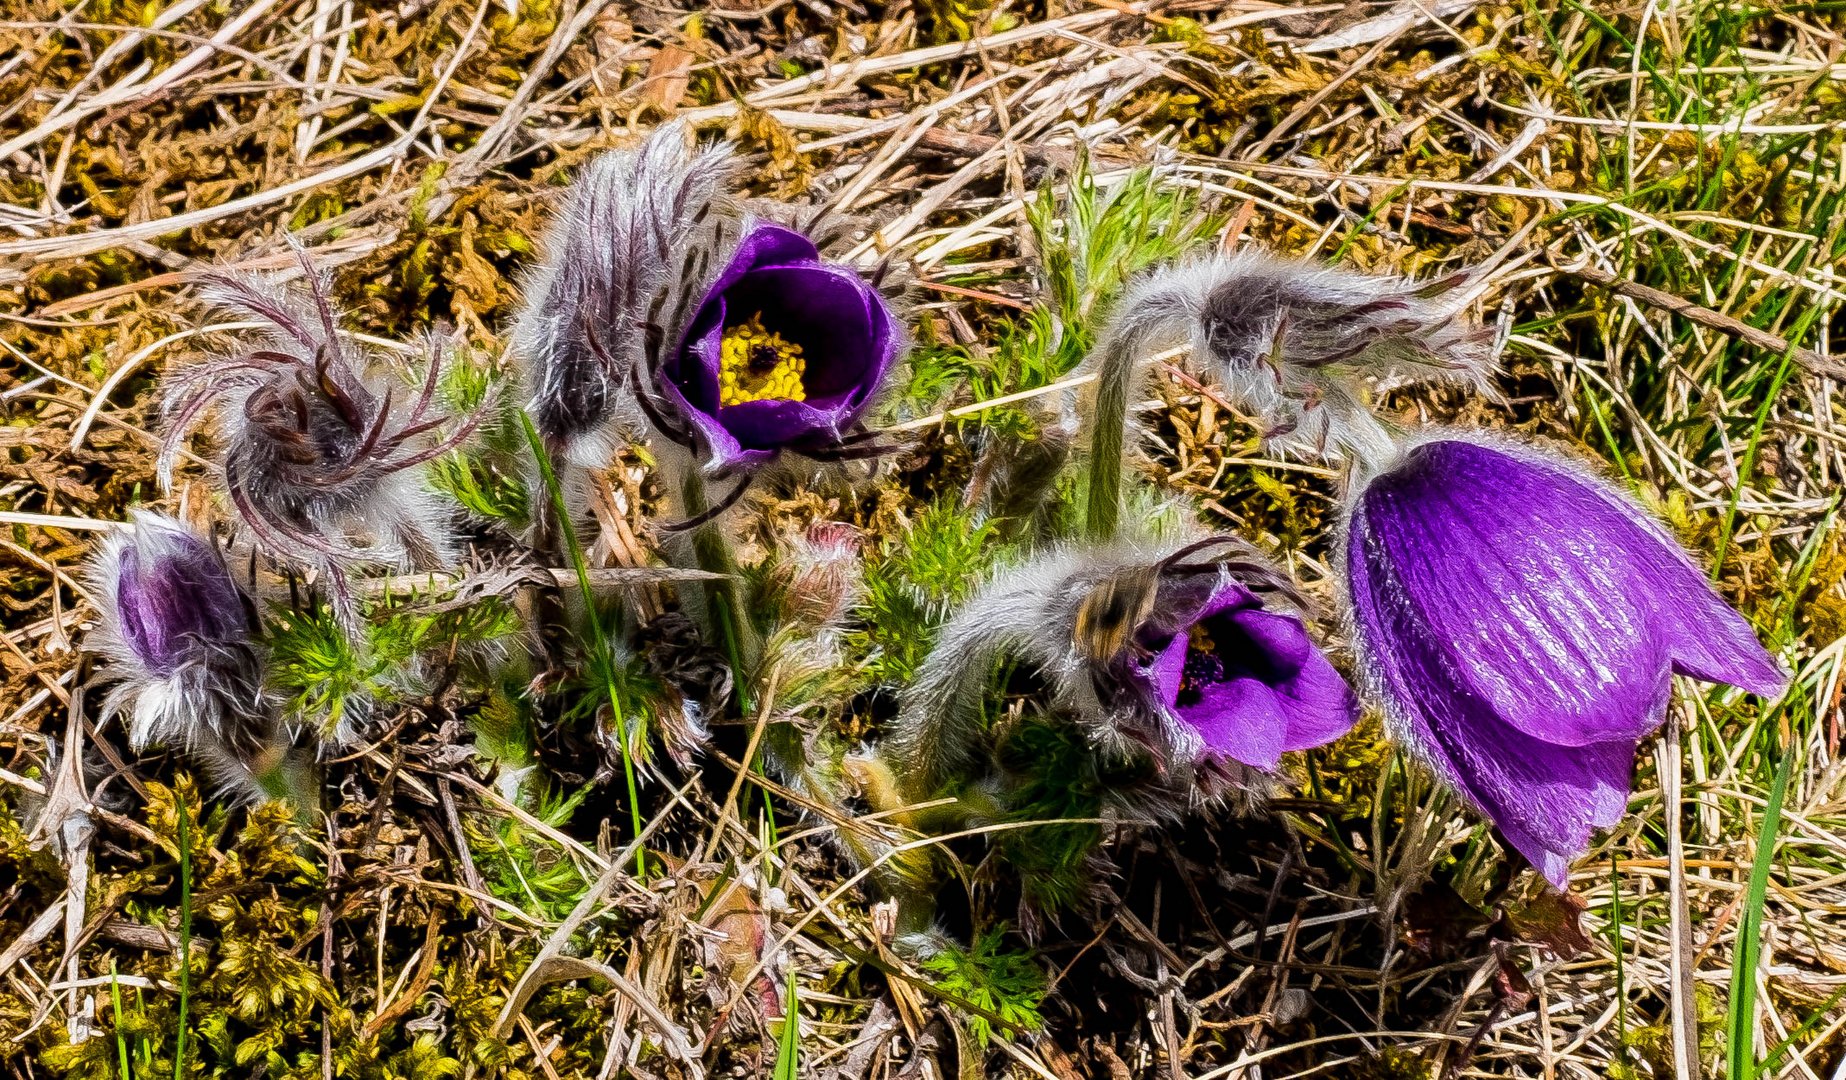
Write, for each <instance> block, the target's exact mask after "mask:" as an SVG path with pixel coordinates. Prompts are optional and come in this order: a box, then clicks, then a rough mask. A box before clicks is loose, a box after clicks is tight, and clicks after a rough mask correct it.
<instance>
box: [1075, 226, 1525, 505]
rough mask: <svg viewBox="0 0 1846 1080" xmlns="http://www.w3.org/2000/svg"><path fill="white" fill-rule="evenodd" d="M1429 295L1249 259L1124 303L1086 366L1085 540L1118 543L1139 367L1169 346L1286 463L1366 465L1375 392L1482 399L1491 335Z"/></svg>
mask: <svg viewBox="0 0 1846 1080" xmlns="http://www.w3.org/2000/svg"><path fill="white" fill-rule="evenodd" d="M1441 284H1442V283H1437V284H1436V285H1435V286H1421V287H1419V286H1417V285H1415V284H1413V283H1411V282H1408V281H1404V280H1401V279H1397V278H1389V277H1378V276H1371V275H1366V274H1359V273H1354V272H1352V271H1349V270H1341V269H1336V268H1332V267H1327V266H1322V265H1318V264H1314V263H1309V262H1306V261H1303V260H1299V259H1287V258H1282V257H1279V256H1276V255H1272V254H1270V253H1268V252H1263V251H1257V250H1253V249H1245V250H1242V251H1238V252H1236V253H1234V254H1229V255H1216V256H1212V257H1209V258H1204V259H1199V260H1195V261H1192V262H1187V263H1180V264H1178V265H1176V266H1170V267H1165V268H1162V269H1160V270H1156V271H1153V272H1152V273H1149V274H1147V275H1144V276H1143V277H1142V278H1140V279H1139V280H1138V281H1136V282H1134V283H1133V284H1132V285H1131V286H1130V287H1129V288H1128V290H1127V292H1126V294H1125V295H1124V296H1123V297H1122V299H1121V300H1120V301H1119V302H1118V303H1117V304H1116V307H1115V313H1114V315H1113V316H1112V317H1111V319H1110V321H1109V324H1108V326H1107V327H1106V328H1105V330H1104V332H1103V334H1102V336H1101V338H1100V339H1099V341H1098V344H1097V347H1096V350H1095V352H1094V354H1093V356H1092V359H1090V360H1089V361H1088V362H1087V366H1089V367H1091V368H1092V369H1093V370H1095V372H1096V374H1097V375H1098V379H1097V390H1096V401H1095V403H1094V407H1093V409H1092V410H1091V414H1092V415H1091V416H1090V418H1089V422H1090V431H1091V440H1090V441H1091V470H1092V472H1091V480H1090V494H1089V513H1088V518H1089V534H1090V537H1091V538H1092V539H1095V540H1106V539H1108V538H1110V537H1111V536H1113V534H1114V529H1115V524H1116V517H1117V515H1118V514H1119V512H1120V504H1121V495H1120V485H1121V474H1122V471H1123V470H1122V463H1123V457H1124V455H1125V453H1126V452H1127V447H1126V442H1127V437H1128V424H1127V412H1128V403H1129V399H1130V398H1131V397H1132V396H1133V389H1134V386H1135V385H1136V382H1137V377H1136V376H1137V372H1138V371H1139V366H1140V364H1141V363H1142V362H1143V361H1145V360H1146V359H1147V358H1148V356H1147V354H1148V353H1149V351H1150V350H1151V349H1153V348H1154V347H1156V346H1157V345H1159V344H1160V343H1162V342H1163V341H1165V340H1167V339H1172V338H1179V339H1182V340H1186V341H1189V342H1190V344H1191V351H1192V362H1193V364H1194V365H1196V366H1198V367H1199V368H1201V369H1202V371H1201V373H1202V375H1203V376H1204V377H1205V378H1206V379H1207V380H1208V381H1209V382H1212V383H1215V384H1216V385H1217V386H1218V387H1219V388H1220V389H1221V391H1222V392H1223V393H1224V394H1225V396H1226V397H1227V398H1228V399H1229V400H1230V403H1231V404H1233V405H1235V406H1237V407H1238V408H1240V409H1244V410H1247V411H1248V412H1249V413H1250V414H1251V415H1253V416H1254V417H1255V418H1257V419H1258V421H1259V422H1260V423H1261V424H1263V425H1264V428H1263V435H1264V439H1265V440H1266V441H1267V442H1268V443H1269V444H1270V445H1271V446H1272V447H1273V448H1274V449H1276V450H1277V451H1278V452H1281V453H1285V454H1291V455H1294V456H1300V457H1309V458H1338V457H1347V456H1350V457H1354V458H1358V459H1360V460H1367V459H1371V458H1375V457H1380V456H1383V455H1386V454H1388V453H1389V451H1390V449H1391V437H1390V435H1389V434H1388V432H1387V431H1386V430H1385V428H1384V427H1383V426H1382V425H1381V424H1380V423H1379V422H1378V421H1377V420H1376V419H1375V418H1374V417H1373V416H1372V414H1371V412H1370V411H1369V406H1368V399H1369V398H1370V397H1371V396H1372V395H1374V394H1377V393H1380V392H1383V391H1385V390H1389V389H1392V388H1394V387H1397V386H1403V385H1407V384H1411V383H1420V382H1431V381H1435V382H1457V383H1462V384H1465V385H1470V386H1473V387H1475V388H1476V389H1480V390H1486V389H1487V382H1486V377H1487V375H1488V373H1489V371H1490V369H1491V366H1492V360H1493V347H1492V346H1493V334H1492V333H1491V332H1489V331H1486V330H1483V329H1482V328H1481V327H1479V326H1476V325H1474V324H1472V323H1470V322H1469V321H1468V320H1466V319H1464V318H1461V317H1460V315H1459V313H1458V312H1457V311H1456V310H1455V309H1454V305H1453V304H1452V303H1445V302H1441V301H1438V300H1435V299H1431V298H1430V297H1429V296H1428V295H1426V294H1427V293H1429V292H1431V291H1433V290H1434V289H1439V288H1440V286H1441Z"/></svg>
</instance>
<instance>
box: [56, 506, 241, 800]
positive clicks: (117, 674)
mask: <svg viewBox="0 0 1846 1080" xmlns="http://www.w3.org/2000/svg"><path fill="white" fill-rule="evenodd" d="M91 578H92V581H93V583H94V584H95V589H94V595H95V596H96V600H97V603H98V605H99V607H100V609H101V611H100V613H101V619H100V623H99V626H98V628H97V632H96V633H95V634H94V635H92V637H91V639H90V641H89V642H88V645H89V646H90V647H91V648H93V649H95V650H96V651H99V652H101V653H103V654H104V655H106V656H107V657H109V659H110V660H111V661H112V663H111V664H110V667H109V674H110V675H111V676H112V677H113V678H115V679H116V687H115V689H114V690H113V691H112V692H111V694H110V696H109V698H108V699H107V700H106V702H105V703H104V712H105V713H107V714H110V715H114V714H118V713H119V714H125V715H126V716H127V717H128V742H129V745H130V746H132V747H133V748H134V749H136V750H141V749H144V748H146V747H148V746H152V745H156V744H167V745H172V746H176V747H179V748H181V749H184V750H187V751H190V752H192V753H194V754H196V755H198V756H199V757H200V758H201V759H202V760H203V761H204V762H205V764H206V765H207V767H208V768H210V769H211V771H212V772H214V773H215V774H217V775H218V776H219V777H220V778H221V779H225V780H227V781H230V782H239V781H243V780H247V779H248V777H249V770H248V768H247V763H248V762H250V761H252V760H253V759H254V758H255V757H256V756H257V755H258V754H259V753H261V752H262V750H263V749H264V747H265V746H266V745H267V744H268V742H269V737H270V734H271V725H270V722H269V716H268V710H267V708H266V707H265V703H264V700H263V690H262V660H261V655H260V652H259V650H258V647H257V644H256V631H257V624H256V615H255V611H254V609H253V608H252V607H251V605H250V602H249V600H248V599H247V598H246V597H245V596H244V594H243V592H242V591H241V590H240V589H238V587H237V583H236V582H235V581H234V580H232V578H231V573H230V571H229V570H228V569H227V568H226V567H225V565H224V561H223V560H222V559H221V558H220V557H219V555H218V552H217V550H216V549H214V548H213V547H212V546H211V544H210V543H208V542H206V541H205V540H203V539H201V538H200V537H198V536H197V535H195V534H194V533H193V532H192V531H191V530H189V529H187V528H186V527H185V526H184V525H182V524H180V523H179V522H178V521H175V520H173V519H172V518H169V517H164V516H162V515H159V514H151V513H144V512H137V513H136V514H135V515H134V528H133V530H132V531H129V530H124V531H122V532H120V533H117V534H116V535H114V536H112V537H110V539H109V541H108V542H107V543H106V544H105V545H104V547H103V549H102V552H101V553H100V554H99V555H98V556H97V558H96V561H95V562H94V564H93V565H92V569H91Z"/></svg>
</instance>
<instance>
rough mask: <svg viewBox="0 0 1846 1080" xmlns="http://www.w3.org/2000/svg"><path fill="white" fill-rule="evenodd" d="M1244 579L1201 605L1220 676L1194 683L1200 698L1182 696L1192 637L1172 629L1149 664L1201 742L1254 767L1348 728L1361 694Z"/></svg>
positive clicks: (1295, 623)
mask: <svg viewBox="0 0 1846 1080" xmlns="http://www.w3.org/2000/svg"><path fill="white" fill-rule="evenodd" d="M1256 604H1257V600H1256V598H1255V597H1254V596H1253V595H1252V594H1251V593H1250V592H1249V591H1248V590H1247V589H1245V588H1243V587H1242V586H1241V585H1236V584H1234V583H1230V584H1227V585H1226V586H1224V587H1222V588H1220V589H1219V590H1218V591H1217V592H1215V593H1214V594H1213V595H1212V596H1210V597H1209V598H1208V599H1207V600H1206V601H1205V602H1204V603H1203V604H1202V605H1201V606H1200V608H1199V609H1198V612H1199V614H1198V616H1197V618H1195V619H1194V622H1203V623H1205V624H1206V630H1207V632H1208V633H1210V635H1211V636H1212V639H1213V643H1214V645H1215V646H1216V652H1217V656H1218V659H1219V662H1220V663H1221V664H1222V665H1223V668H1224V678H1222V679H1221V680H1218V681H1205V682H1203V683H1202V684H1200V685H1198V686H1196V690H1197V693H1198V699H1197V700H1196V701H1190V702H1187V703H1185V704H1180V703H1179V700H1178V699H1179V692H1180V686H1181V683H1182V681H1183V679H1184V675H1185V667H1186V660H1187V653H1188V651H1189V649H1190V637H1189V635H1188V634H1187V632H1186V631H1185V630H1181V631H1180V632H1178V633H1176V634H1174V635H1173V637H1172V638H1171V639H1170V640H1169V641H1168V642H1167V643H1166V644H1165V646H1164V647H1162V648H1161V649H1160V651H1159V652H1158V653H1157V654H1156V656H1155V658H1154V662H1153V663H1152V664H1151V665H1150V666H1149V667H1148V669H1147V672H1146V674H1147V678H1148V679H1149V681H1150V682H1151V683H1152V684H1153V686H1154V688H1155V692H1156V693H1158V694H1159V696H1160V700H1161V701H1162V702H1163V703H1165V704H1166V705H1167V706H1168V708H1170V709H1171V710H1172V712H1173V715H1174V716H1175V717H1176V718H1177V719H1178V720H1179V721H1180V722H1181V723H1183V724H1185V725H1187V726H1189V727H1192V728H1194V729H1196V730H1197V731H1198V732H1199V735H1200V737H1201V738H1202V739H1203V740H1204V742H1205V745H1206V747H1207V748H1208V749H1209V750H1210V751H1212V752H1214V753H1218V754H1222V755H1224V756H1227V757H1230V758H1234V759H1235V760H1237V761H1240V762H1242V763H1244V764H1245V765H1249V766H1252V767H1254V768H1259V769H1274V768H1275V767H1276V766H1277V765H1278V764H1279V763H1280V762H1281V758H1282V754H1283V753H1285V752H1287V751H1290V750H1305V749H1308V748H1310V747H1314V746H1320V745H1322V744H1324V743H1327V742H1330V741H1332V740H1333V739H1336V738H1339V737H1340V736H1341V735H1343V734H1345V733H1346V732H1347V731H1348V730H1349V729H1351V727H1352V725H1353V724H1354V723H1355V722H1356V721H1357V720H1358V717H1359V704H1358V699H1357V698H1356V697H1355V696H1354V694H1353V692H1352V689H1351V688H1350V687H1349V686H1347V685H1346V681H1345V680H1344V679H1342V678H1341V677H1340V674H1339V672H1338V671H1336V670H1335V669H1334V667H1333V665H1332V664H1331V663H1330V662H1329V661H1328V660H1327V658H1326V657H1325V656H1323V655H1322V654H1321V653H1320V650H1318V649H1316V648H1315V647H1314V643H1313V642H1312V641H1311V640H1310V639H1309V638H1308V634H1307V630H1306V628H1304V627H1303V626H1302V625H1301V621H1300V620H1299V619H1297V618H1295V617H1294V616H1292V615H1284V614H1280V613H1276V612H1269V611H1264V610H1262V609H1261V608H1260V607H1258V606H1255V605H1256Z"/></svg>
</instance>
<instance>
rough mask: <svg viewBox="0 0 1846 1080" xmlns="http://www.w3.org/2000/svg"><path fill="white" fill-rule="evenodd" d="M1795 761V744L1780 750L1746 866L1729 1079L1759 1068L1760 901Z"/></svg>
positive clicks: (1750, 1079)
mask: <svg viewBox="0 0 1846 1080" xmlns="http://www.w3.org/2000/svg"><path fill="white" fill-rule="evenodd" d="M1794 762H1795V750H1794V747H1792V746H1791V747H1789V748H1788V749H1786V750H1784V751H1783V752H1782V762H1781V764H1779V765H1777V766H1776V772H1775V781H1774V783H1773V784H1772V785H1771V786H1770V788H1769V802H1768V805H1766V806H1765V807H1764V809H1763V827H1762V830H1761V832H1759V833H1758V834H1757V838H1756V857H1755V861H1754V862H1753V863H1752V864H1751V866H1750V887H1749V889H1748V891H1746V892H1745V893H1744V905H1743V914H1742V917H1741V919H1740V920H1739V921H1738V924H1737V949H1736V953H1735V955H1734V956H1733V957H1732V959H1731V1003H1730V1015H1729V1017H1728V1019H1727V1022H1726V1025H1725V1027H1726V1031H1727V1033H1728V1035H1729V1040H1728V1050H1729V1055H1728V1056H1729V1058H1730V1060H1729V1062H1728V1063H1727V1064H1728V1070H1727V1075H1728V1076H1729V1077H1730V1080H1755V1078H1756V1077H1757V1076H1758V1075H1759V1073H1760V1069H1761V1066H1760V1064H1759V1063H1758V1061H1757V1058H1756V963H1757V957H1758V955H1759V953H1760V951H1761V948H1762V934H1763V903H1764V901H1765V899H1766V898H1767V897H1768V893H1769V868H1770V866H1771V865H1772V864H1773V863H1774V861H1775V838H1776V834H1777V833H1778V832H1780V831H1781V828H1782V801H1783V799H1785V798H1786V797H1787V796H1788V775H1789V771H1790V770H1791V769H1792V768H1793V766H1794Z"/></svg>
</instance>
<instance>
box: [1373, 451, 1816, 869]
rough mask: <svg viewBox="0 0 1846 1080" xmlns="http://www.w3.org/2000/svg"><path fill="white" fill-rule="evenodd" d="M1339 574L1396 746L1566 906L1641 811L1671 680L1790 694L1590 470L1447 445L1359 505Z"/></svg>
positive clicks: (1418, 456)
mask: <svg viewBox="0 0 1846 1080" xmlns="http://www.w3.org/2000/svg"><path fill="white" fill-rule="evenodd" d="M1346 570H1347V576H1348V586H1349V588H1350V590H1351V596H1350V599H1351V610H1352V616H1353V624H1354V628H1355V631H1356V636H1357V643H1358V646H1359V649H1360V652H1361V656H1362V659H1363V661H1364V665H1363V666H1364V668H1365V670H1366V671H1367V673H1368V677H1369V682H1370V689H1371V690H1372V691H1373V692H1374V693H1376V694H1377V695H1378V696H1379V697H1380V698H1381V699H1382V700H1383V701H1384V703H1385V705H1386V708H1387V711H1388V713H1389V715H1390V718H1391V720H1392V721H1393V724H1394V726H1395V727H1396V729H1397V732H1398V735H1399V737H1400V738H1403V739H1405V740H1406V741H1407V742H1409V743H1410V744H1411V745H1412V746H1413V748H1414V749H1416V750H1417V751H1418V752H1420V753H1421V755H1422V756H1423V757H1424V758H1425V759H1426V760H1427V761H1428V762H1429V763H1430V765H1431V766H1433V767H1434V768H1435V770H1436V771H1437V772H1438V773H1440V774H1441V775H1442V776H1443V777H1444V779H1446V780H1447V781H1448V782H1449V783H1450V784H1451V785H1452V786H1453V787H1455V788H1456V789H1458V790H1459V791H1460V792H1462V793H1463V794H1464V795H1465V796H1466V797H1467V798H1468V799H1469V801H1471V802H1472V803H1473V804H1474V805H1475V806H1476V807H1477V808H1478V809H1479V810H1480V811H1481V812H1482V813H1483V814H1485V815H1486V816H1487V817H1488V818H1489V819H1490V820H1491V821H1492V822H1493V823H1494V825H1495V826H1497V827H1498V828H1499V830H1500V832H1501V834H1502V835H1503V836H1504V837H1505V838H1506V840H1507V842H1508V843H1509V844H1511V845H1512V846H1513V847H1514V848H1515V849H1516V850H1518V851H1519V852H1520V853H1521V854H1522V855H1524V856H1525V857H1526V858H1527V859H1529V860H1530V861H1531V862H1532V864H1533V865H1534V866H1536V867H1537V868H1538V870H1539V872H1540V873H1542V874H1543V875H1544V876H1545V878H1546V879H1548V880H1549V881H1550V882H1551V883H1552V884H1554V885H1556V886H1558V887H1560V888H1562V887H1564V886H1565V884H1566V882H1567V880H1568V874H1569V866H1570V862H1571V860H1572V859H1574V858H1575V857H1576V856H1578V855H1580V854H1582V852H1583V851H1584V850H1585V849H1586V848H1587V847H1588V844H1589V839H1590V834H1591V833H1592V832H1593V831H1594V830H1595V829H1597V828H1599V827H1604V826H1609V825H1613V824H1615V823H1616V822H1617V821H1619V820H1620V819H1621V816H1622V814H1623V812H1624V811H1625V810H1626V808H1627V804H1628V792H1629V784H1630V780H1631V777H1632V773H1633V771H1634V758H1635V752H1636V750H1637V748H1638V746H1639V743H1640V740H1642V739H1643V738H1646V737H1648V736H1649V735H1651V734H1653V732H1654V731H1655V730H1657V729H1658V728H1659V727H1660V724H1661V722H1662V720H1663V719H1664V717H1665V714H1666V706H1667V702H1668V698H1669V696H1670V694H1671V692H1672V679H1671V676H1672V675H1674V674H1680V675H1685V676H1689V677H1691V678H1695V679H1700V680H1703V681H1706V682H1722V683H1729V684H1731V685H1733V686H1738V687H1741V688H1743V689H1745V690H1748V691H1750V692H1752V693H1755V694H1760V695H1763V696H1765V697H1773V696H1776V695H1777V694H1779V693H1780V692H1781V689H1782V687H1783V686H1784V685H1785V683H1786V677H1785V676H1784V675H1783V673H1782V671H1781V670H1780V669H1779V668H1778V667H1777V666H1776V663H1775V661H1774V660H1772V659H1771V658H1770V656H1769V654H1768V652H1767V651H1765V650H1764V648H1763V647H1762V645H1761V644H1760V643H1759V642H1758V641H1757V639H1756V636H1755V634H1754V633H1753V632H1752V630H1751V628H1750V626H1749V624H1748V623H1746V622H1745V621H1744V619H1743V618H1742V617H1741V616H1740V615H1738V614H1737V613H1736V612H1735V611H1733V610H1731V609H1730V607H1728V606H1727V605H1726V604H1725V603H1724V601H1723V600H1722V599H1720V598H1719V596H1718V594H1717V593H1716V592H1715V591H1714V590H1713V589H1712V587H1711V585H1710V583H1709V582H1708V581H1707V580H1706V577H1705V575H1704V574H1703V573H1701V572H1700V571H1699V569H1698V568H1697V567H1696V566H1694V565H1693V563H1692V561H1691V560H1690V559H1689V558H1688V557H1687V556H1686V553H1685V552H1684V550H1683V549H1681V547H1680V546H1679V545H1678V544H1677V543H1675V542H1674V541H1673V540H1672V539H1671V538H1670V537H1668V536H1667V534H1666V533H1665V532H1664V531H1663V530H1662V529H1661V528H1660V526H1658V525H1657V524H1655V523H1654V522H1653V521H1652V520H1651V519H1649V518H1648V517H1647V516H1646V514H1644V513H1643V512H1642V511H1641V510H1640V509H1639V508H1638V507H1636V506H1634V505H1633V504H1631V503H1630V502H1629V500H1627V499H1626V498H1625V497H1623V496H1621V495H1619V494H1618V493H1616V492H1615V491H1613V490H1611V489H1609V488H1608V487H1607V486H1605V485H1604V484H1602V483H1601V482H1600V481H1598V480H1597V479H1595V478H1594V477H1593V476H1591V475H1590V474H1589V473H1588V472H1587V471H1586V470H1585V469H1584V468H1583V467H1582V466H1579V465H1577V464H1575V463H1572V462H1568V461H1566V460H1563V459H1561V458H1557V457H1553V456H1550V455H1547V454H1545V453H1542V452H1540V451H1537V450H1534V449H1532V448H1530V447H1524V446H1515V445H1512V444H1508V443H1502V442H1498V441H1489V440H1487V439H1485V438H1483V437H1481V436H1478V435H1474V434H1467V435H1459V434H1446V435H1440V436H1437V437H1435V438H1432V439H1429V440H1427V441H1424V442H1420V443H1416V444H1413V445H1411V446H1410V447H1409V449H1407V450H1406V451H1404V452H1403V453H1402V455H1401V456H1400V457H1399V458H1398V460H1397V461H1396V462H1395V463H1394V464H1392V465H1391V466H1389V467H1388V468H1387V469H1385V470H1384V471H1383V472H1382V473H1381V474H1379V475H1377V476H1375V477H1373V478H1372V479H1371V480H1370V481H1369V482H1367V483H1365V484H1364V485H1363V486H1362V487H1360V488H1359V489H1358V491H1357V492H1356V495H1355V498H1354V503H1353V506H1352V510H1351V516H1350V519H1349V521H1348V526H1347V550H1346Z"/></svg>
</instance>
